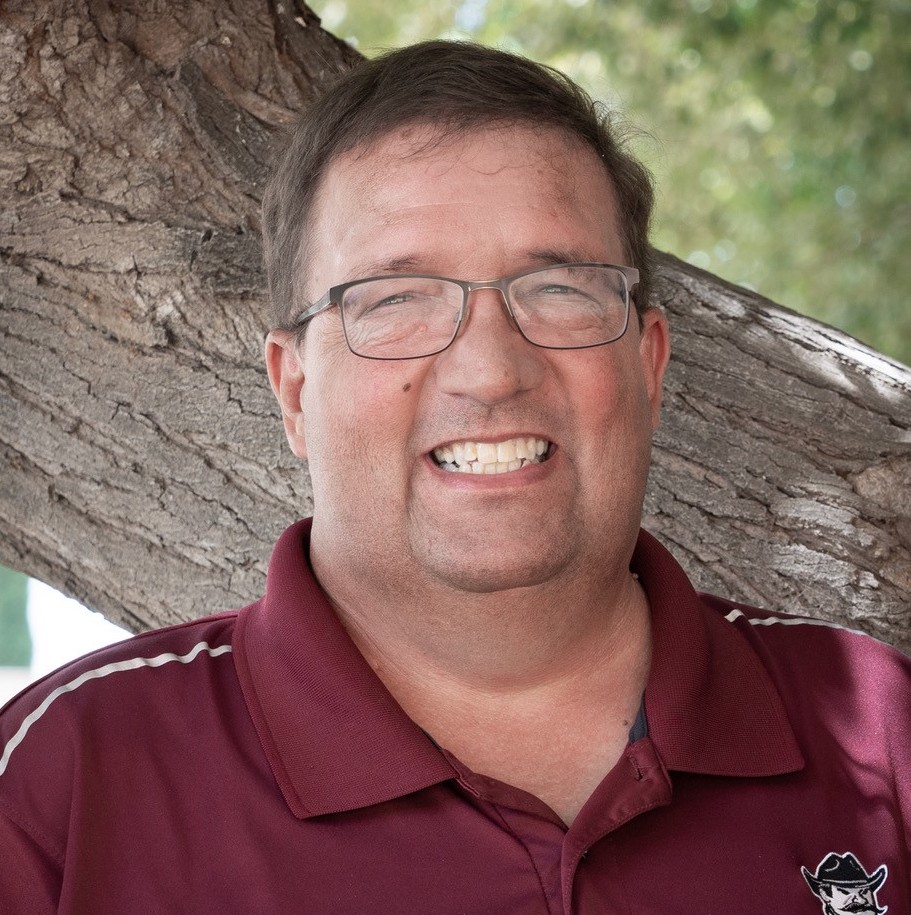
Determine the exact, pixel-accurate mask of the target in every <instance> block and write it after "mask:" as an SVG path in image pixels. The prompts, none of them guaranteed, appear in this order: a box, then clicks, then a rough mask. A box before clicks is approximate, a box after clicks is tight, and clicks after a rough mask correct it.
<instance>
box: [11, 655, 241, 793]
mask: <svg viewBox="0 0 911 915" xmlns="http://www.w3.org/2000/svg"><path fill="white" fill-rule="evenodd" d="M231 650H232V648H231V646H230V645H219V646H218V647H217V648H213V647H212V646H211V645H210V644H209V643H208V642H199V643H198V644H196V645H194V646H193V647H192V648H191V649H190V650H189V651H188V652H187V653H186V654H183V655H176V654H173V653H171V652H166V653H165V654H160V655H156V656H155V657H154V658H130V659H129V660H126V661H115V662H113V663H111V664H105V665H104V666H103V667H96V668H95V669H94V670H87V671H86V672H85V673H83V674H80V675H79V676H78V677H76V679H75V680H70V682H69V683H64V684H63V686H58V687H57V689H55V690H53V691H52V692H51V693H49V694H48V696H47V698H46V699H45V700H44V702H42V703H41V705H39V706H38V708H36V709H35V711H33V712H32V713H31V715H28V716H27V717H26V719H25V720H24V721H23V722H22V725H21V727H20V728H19V730H18V731H16V733H15V734H14V735H13V737H12V739H11V740H10V742H9V743H8V744H7V745H6V747H5V748H4V750H3V756H2V757H0V775H3V773H4V772H6V767H7V766H8V765H9V760H10V757H11V756H12V755H13V750H15V749H16V747H18V746H19V744H20V743H22V741H23V740H24V739H25V735H26V734H27V733H28V731H29V729H30V728H31V727H32V725H33V724H35V723H36V722H37V721H39V720H40V719H41V716H42V715H44V713H45V712H46V711H47V710H48V709H49V708H50V707H51V705H52V704H53V703H54V702H55V701H56V700H57V699H59V698H60V697H61V696H63V695H65V694H66V693H71V692H73V691H74V690H77V689H79V687H80V686H82V685H83V684H84V683H87V682H88V681H89V680H97V679H99V678H100V677H107V676H109V675H110V674H116V673H120V672H121V671H124V670H137V669H138V668H141V667H161V666H162V665H163V664H170V663H171V662H172V661H177V662H179V663H180V664H189V663H190V662H191V661H194V660H195V659H196V658H197V657H198V656H199V655H200V654H202V653H203V652H205V653H206V654H208V655H209V657H212V658H217V657H218V656H219V655H223V654H226V653H227V652H230V651H231Z"/></svg>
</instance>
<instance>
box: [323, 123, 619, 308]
mask: <svg viewBox="0 0 911 915" xmlns="http://www.w3.org/2000/svg"><path fill="white" fill-rule="evenodd" d="M618 228H619V227H618V224H617V217H616V208H615V204H614V192H613V187H612V185H611V182H610V179H609V176H608V175H607V172H606V170H605V168H604V167H603V165H602V163H601V161H600V159H599V158H598V157H597V156H596V155H595V153H594V152H593V151H592V150H591V149H590V148H589V147H587V146H586V145H584V144H583V143H582V141H580V140H578V139H575V138H573V137H570V136H569V135H567V134H564V133H563V132H560V131H557V130H554V129H535V128H533V127H527V126H509V127H499V128H485V129H479V130H476V131H471V132H469V133H461V134H455V135H453V134H448V133H444V134H441V133H440V131H439V130H438V129H434V128H432V127H428V126H426V125H416V126H412V127H409V128H404V129H401V130H398V131H396V132H394V133H391V134H388V135H386V136H383V137H381V138H380V139H378V140H376V141H374V142H372V143H370V144H369V145H365V146H362V147H359V148H356V149H353V150H350V151H348V152H346V153H344V154H342V155H340V156H339V157H338V158H336V159H335V160H334V161H333V162H332V163H331V164H330V166H329V167H328V169H327V171H326V173H325V175H324V177H323V180H322V182H321V185H320V188H319V191H318V193H317V196H316V200H315V205H314V208H313V215H312V218H311V222H310V232H309V235H310V244H309V245H308V247H309V249H310V257H309V259H308V260H309V265H308V266H309V269H308V270H307V273H308V283H307V285H308V286H313V287H315V288H313V289H311V291H313V292H315V291H316V288H319V289H320V291H322V289H323V288H325V287H326V286H329V285H334V284H336V283H339V282H344V281H345V280H348V279H354V278H356V277H358V276H364V275H367V274H369V273H371V272H389V270H390V269H393V270H400V271H409V270H422V271H427V272H446V271H445V270H444V267H446V264H447V262H448V263H449V264H451V266H450V268H449V270H450V272H451V271H452V270H454V269H457V268H458V267H459V264H460V263H461V261H463V260H464V259H465V256H466V255H467V254H468V253H469V251H471V252H473V253H475V254H477V255H478V256H479V258H478V259H480V256H481V255H482V254H483V253H484V252H485V250H486V251H487V252H488V253H489V254H490V255H491V257H493V255H495V254H496V255H499V256H500V257H501V258H503V259H509V258H510V257H512V259H513V260H515V261H516V263H515V265H514V266H515V268H516V269H522V264H521V263H520V261H521V258H522V251H523V248H529V250H531V249H540V248H541V246H542V244H544V243H545V242H547V241H549V242H550V246H551V247H552V248H553V249H554V251H555V252H565V253H566V254H567V255H569V254H572V255H573V256H572V257H568V256H567V257H566V259H571V260H613V261H614V262H617V261H619V260H620V259H622V258H623V253H622V251H623V246H622V245H621V244H619V232H618ZM618 247H619V250H618ZM531 265H533V264H531ZM465 267H466V269H467V267H468V265H467V264H466V265H465ZM372 268H382V269H372ZM474 278H480V277H474ZM317 294H318V293H317Z"/></svg>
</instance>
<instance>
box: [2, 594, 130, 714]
mask: <svg viewBox="0 0 911 915" xmlns="http://www.w3.org/2000/svg"><path fill="white" fill-rule="evenodd" d="M28 624H29V629H30V630H31V634H32V666H31V667H30V668H26V669H25V670H20V669H17V668H0V705H2V704H3V703H4V702H6V700H7V699H9V698H11V697H12V696H14V695H15V694H16V693H17V692H19V690H20V689H22V688H23V687H24V686H26V685H27V684H28V683H30V682H31V681H32V680H37V679H38V678H39V677H43V676H44V675H45V674H47V673H50V672H51V671H52V670H56V669H57V668H58V667H60V665H61V664H66V662H67V661H72V660H73V659H74V658H78V657H81V656H82V655H84V654H86V653H87V652H89V651H93V650H94V649H96V648H101V647H102V646H104V645H110V644H111V642H118V641H120V640H121V639H125V638H127V637H128V636H129V635H130V633H129V632H127V631H126V630H125V629H121V628H120V627H119V626H115V625H114V624H113V623H109V622H108V621H107V620H106V619H105V618H104V617H103V616H102V615H101V614H100V613H95V612H93V611H91V610H87V609H86V608H85V607H83V606H82V604H80V603H78V602H77V601H75V600H71V599H70V598H68V597H64V596H63V595H62V594H61V593H60V592H59V591H55V590H54V589H53V588H52V587H50V585H46V584H44V583H43V582H40V581H35V580H34V579H30V580H29V583H28Z"/></svg>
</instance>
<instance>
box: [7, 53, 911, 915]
mask: <svg viewBox="0 0 911 915" xmlns="http://www.w3.org/2000/svg"><path fill="white" fill-rule="evenodd" d="M651 205H652V190H651V185H650V182H649V179H648V175H647V173H646V172H645V170H644V169H643V168H642V166H641V165H640V164H639V163H638V162H637V161H636V160H635V159H634V158H632V157H631V156H630V154H629V153H628V152H627V151H626V150H625V148H624V146H623V144H622V143H621V142H620V140H619V139H618V137H617V135H616V134H615V133H614V131H613V130H612V128H611V125H610V123H609V121H608V120H607V119H606V118H605V117H604V116H603V115H602V114H601V112H600V111H599V109H598V108H597V106H595V105H594V104H593V103H592V102H591V100H590V99H589V98H588V97H587V96H586V95H585V94H584V93H583V92H581V90H579V89H578V87H576V86H574V85H573V84H572V83H571V82H569V81H568V80H567V79H566V78H564V77H563V76H561V75H560V74H558V73H556V72H554V71H550V70H548V69H546V68H542V67H539V66H538V65H536V64H533V63H531V62H529V61H526V60H523V59H521V58H517V57H514V56H511V55H508V54H504V53H501V52H498V51H493V50H490V49H485V48H480V47H476V46H472V45H463V44H454V43H447V42H432V43H428V44H424V45H418V46H415V47H413V48H407V49H404V50H402V51H397V52H394V53H392V54H389V55H387V56H385V57H383V58H380V59H378V60H374V61H371V62H365V63H364V64H363V65H362V66H360V67H359V68H358V69H356V70H355V71H353V72H352V73H351V74H349V75H347V76H346V77H344V78H343V79H342V80H341V81H340V82H339V83H338V85H337V86H336V87H335V88H333V89H332V90H330V91H329V93H327V95H326V96H325V97H324V98H322V99H321V100H320V101H318V102H317V103H316V104H315V105H314V106H313V108H312V109H311V110H310V111H308V112H307V115H306V117H305V119H304V120H303V121H302V123H301V124H300V126H299V127H298V128H297V129H296V131H295V133H294V134H293V137H292V139H291V142H290V144H289V146H288V148H287V150H286V152H285V154H284V156H283V157H282V159H281V161H280V162H279V164H278V167H277V169H276V172H275V175H274V176H273V178H272V181H271V183H270V185H269V189H268V192H267V194H266V200H265V204H264V217H265V218H264V226H265V242H266V260H267V268H268V271H269V279H270V289H271V293H272V301H273V307H274V313H273V328H274V329H273V330H272V331H271V333H270V334H269V336H268V340H267V344H266V361H267V366H268V372H269V377H270V380H271V383H272V387H273V390H274V391H275V394H276V397H277V398H278V401H279V404H280V407H281V412H282V416H283V421H284V426H285V431H286V433H287V437H288V441H289V443H290V446H291V448H292V449H293V450H294V452H295V454H297V455H298V456H299V457H300V458H301V459H303V460H306V461H307V462H308V465H309V471H310V476H311V479H312V481H313V493H314V511H313V517H312V519H307V520H304V521H301V522H299V523H298V524H296V525H294V526H293V527H292V528H290V529H289V530H288V531H286V532H285V534H284V535H283V536H282V538H281V540H280V541H279V543H278V544H277V546H276V548H275V552H274V554H273V558H272V562H271V564H270V569H269V578H268V585H267V591H266V595H265V596H264V597H263V598H262V600H260V601H258V602H256V603H255V604H252V605H250V606H249V607H246V608H244V609H243V610H241V611H240V612H239V613H225V614H221V615H218V616H214V617H209V618H207V619H204V620H199V621H196V622H193V623H189V624H186V625H184V626H182V627H178V628H175V629H170V630H162V631H159V632H155V633H148V634H146V635H144V636H141V637H139V638H137V639H136V640H133V641H132V642H130V643H126V644H121V645H118V646H115V647H112V648H109V649H105V650H104V651H103V652H101V653H99V654H96V655H93V656H90V657H89V658H86V659H83V660H82V661H80V662H77V663H76V664H75V665H71V666H70V667H68V668H65V669H64V670H62V671H60V672H58V673H57V674H55V675H54V676H53V677H51V678H50V679H49V680H48V681H46V682H45V683H44V684H42V685H40V686H38V687H36V688H34V689H33V690H31V691H29V692H27V693H26V694H24V695H23V696H22V697H20V698H19V699H18V700H17V701H16V702H14V703H13V704H12V705H11V707H10V708H9V709H8V711H7V712H6V714H5V716H4V717H3V719H2V730H0V747H2V748H3V749H2V753H3V755H2V758H0V841H2V845H3V848H4V851H5V853H4V856H3V858H2V860H0V899H2V900H3V902H4V904H5V907H4V909H3V910H4V911H13V912H23V913H24V912H29V913H35V912H39V913H40V912H50V911H60V912H92V913H101V912H124V911H132V910H134V907H135V905H136V904H137V903H136V900H142V903H141V906H142V909H143V910H148V911H192V912H209V911H211V912H216V911H217V912H225V911H237V912H246V911H253V910H258V911H268V912H290V911H303V912H318V913H320V915H336V913H337V915H342V913H364V912H376V913H394V915H410V913H415V915H417V913H421V915H426V913H442V915H447V913H452V915H455V913H462V915H481V913H517V915H531V913H542V915H543V913H548V915H557V913H567V915H568V913H583V915H594V913H606V912H643V913H675V915H678V913H705V912H724V913H725V915H746V913H753V912H760V911H763V912H764V911H768V910H769V901H770V900H772V905H771V908H772V910H774V911H776V912H787V913H789V915H794V913H799V912H807V913H809V912H813V911H815V910H818V906H819V901H818V899H817V898H816V897H817V896H819V898H822V893H823V890H821V889H819V887H823V888H824V890H825V893H826V894H827V896H826V898H827V899H837V900H841V899H842V897H843V896H844V897H845V898H847V897H848V896H850V895H851V894H854V895H857V893H858V892H859V890H858V887H860V888H861V889H863V890H864V891H865V892H867V895H868V896H871V894H873V890H874V889H875V891H876V893H878V897H877V899H878V902H880V903H882V904H883V909H882V910H884V909H885V907H887V906H888V908H889V910H890V911H891V912H892V913H893V915H895V913H897V912H911V884H909V878H908V874H909V871H911V868H909V837H908V831H907V826H906V824H907V823H908V822H911V819H909V815H911V810H909V806H908V798H909V795H911V771H909V754H908V749H909V733H908V732H909V726H908V714H907V712H908V700H909V692H911V690H909V664H908V661H907V659H905V658H903V657H902V656H900V655H899V654H897V653H896V652H894V651H892V650H891V649H889V648H887V647H885V646H883V645H881V644H879V643H876V642H874V641H873V640H872V639H869V638H866V637H864V636H860V635H858V634H855V633H849V632H845V631H842V630H838V629H835V628H833V627H830V626H826V625H821V624H818V623H816V622H814V621H812V620H801V619H796V618H792V617H786V616H784V615H783V614H776V613H769V612H764V611H760V610H756V609H754V608H748V607H744V606H740V605H736V604H733V603H730V602H728V601H725V600H722V599H720V598H715V597H709V596H706V595H700V594H697V593H696V592H695V591H694V590H693V588H692V586H691V585H690V583H689V581H688V580H687V578H686V576H685V574H684V573H683V571H682V570H681V569H680V567H679V566H678V565H677V564H676V562H675V561H674V560H673V558H672V557H671V556H670V555H669V554H668V553H667V551H666V550H665V549H664V548H663V547H662V546H660V545H659V544H658V543H657V541H655V540H654V539H653V538H651V537H650V536H649V535H648V534H647V533H645V532H643V531H640V527H639V526H640V521H641V514H642V503H643V497H644V492H645V486H646V480H647V476H648V467H649V460H650V449H651V439H652V435H653V433H654V431H655V429H656V427H657V425H658V421H659V412H660V401H661V387H662V378H663V374H664V370H665V367H666V365H667V362H668V356H669V342H668V328H667V323H666V321H665V318H664V316H663V315H662V313H661V312H660V310H658V309H657V308H654V307H652V304H651V302H650V298H649V290H650V285H651V274H652V265H651V259H650V250H649V247H648V224H649V218H650V213H651ZM833 848H839V849H850V852H848V851H846V852H843V853H834V852H833V851H832V849H833ZM865 868H869V869H870V870H871V871H872V872H873V874H874V877H869V875H868V871H867V870H865ZM814 871H815V873H814ZM874 878H875V879H874ZM874 883H875V886H874ZM839 894H841V895H839ZM871 898H872V897H871ZM866 902H867V901H866V899H865V900H864V904H866ZM839 904H840V902H839ZM845 910H847V909H845Z"/></svg>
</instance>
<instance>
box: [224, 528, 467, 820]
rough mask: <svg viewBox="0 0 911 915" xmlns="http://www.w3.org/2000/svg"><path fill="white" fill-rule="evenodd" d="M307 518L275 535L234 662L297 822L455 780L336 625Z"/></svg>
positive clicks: (241, 625)
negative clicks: (315, 564) (315, 569)
mask: <svg viewBox="0 0 911 915" xmlns="http://www.w3.org/2000/svg"><path fill="white" fill-rule="evenodd" d="M309 544H310V519H306V520H304V521H299V522H298V523H297V524H294V525H293V526H292V527H290V528H288V530H286V531H285V532H284V534H282V536H281V538H280V539H279V541H278V543H277V544H276V546H275V549H274V551H273V553H272V559H271V561H270V563H269V572H268V577H267V583H266V595H265V597H264V598H263V599H262V600H260V601H258V602H257V603H255V604H252V605H251V606H249V607H247V608H245V609H244V610H242V611H241V613H240V616H239V618H238V623H237V634H236V636H235V646H234V657H235V663H236V664H237V670H238V676H239V678H240V682H241V687H242V689H243V691H244V696H245V698H246V701H247V706H248V708H249V709H250V713H251V715H252V717H253V721H254V724H255V725H256V729H257V732H258V733H259V737H260V741H261V742H262V744H263V748H264V749H265V752H266V755H267V757H268V759H269V763H270V765H271V766H272V771H273V773H274V774H275V777H276V780H277V781H278V784H279V787H280V788H281V790H282V793H283V794H284V797H285V800H286V801H287V803H288V806H289V807H290V808H291V811H292V812H293V813H294V814H295V816H298V817H301V818H303V817H309V816H318V815H320V814H325V813H339V812H341V811H344V810H354V809H357V808H359V807H367V806H370V805H372V804H378V803H381V802H383V801H388V800H391V799H392V798H396V797H402V796H404V795H406V794H410V793H412V792H414V791H418V790H420V789H422V788H427V787H429V786H430V785H433V784H436V783H438V782H441V781H444V780H446V779H449V778H453V777H454V776H455V772H454V770H453V768H452V767H451V766H450V765H449V763H448V762H446V759H445V758H444V757H443V755H442V754H441V753H440V751H439V750H438V749H437V748H436V747H435V746H434V745H433V742H432V741H431V740H430V738H429V737H427V736H426V735H425V734H424V732H423V731H421V730H420V728H418V727H417V725H415V724H414V722H413V721H412V720H411V719H410V718H409V717H408V716H407V715H406V714H405V712H404V711H403V710H402V708H401V706H399V704H398V703H397V702H396V701H395V699H393V698H392V696H391V695H390V693H389V692H388V690H387V689H386V687H385V686H384V685H383V683H382V682H381V681H380V679H379V677H377V675H376V674H375V673H374V671H373V670H372V669H371V667H370V666H369V665H368V664H367V662H366V661H365V660H364V658H363V656H362V655H361V654H360V652H359V651H358V650H357V648H356V647H355V645H354V643H353V642H352V641H351V639H350V638H349V636H348V634H347V632H346V631H345V629H344V627H343V626H342V624H341V623H340V622H339V620H338V617H336V615H335V612H334V611H333V609H332V607H331V606H330V604H329V601H328V599H327V598H326V595H325V593H324V592H323V590H322V589H321V588H320V586H319V584H318V583H317V581H316V579H315V578H314V577H313V573H312V572H311V570H310V562H309V558H308V557H309Z"/></svg>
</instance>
